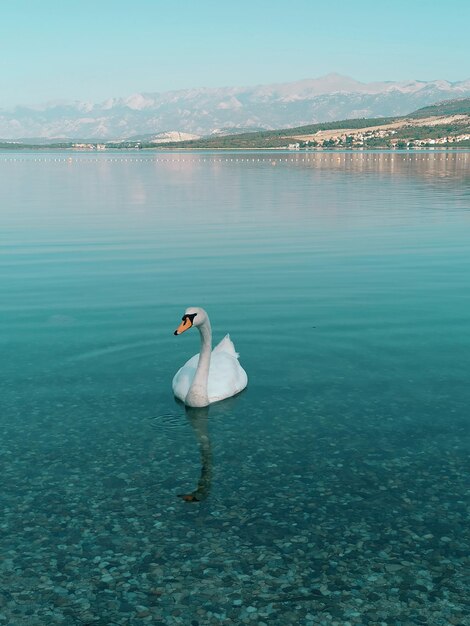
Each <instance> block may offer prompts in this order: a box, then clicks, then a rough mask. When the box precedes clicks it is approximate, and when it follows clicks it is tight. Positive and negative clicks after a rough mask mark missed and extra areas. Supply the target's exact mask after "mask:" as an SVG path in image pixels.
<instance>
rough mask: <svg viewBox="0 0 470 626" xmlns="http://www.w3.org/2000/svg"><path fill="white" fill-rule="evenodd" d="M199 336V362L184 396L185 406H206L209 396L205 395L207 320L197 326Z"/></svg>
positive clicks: (208, 355)
mask: <svg viewBox="0 0 470 626" xmlns="http://www.w3.org/2000/svg"><path fill="white" fill-rule="evenodd" d="M198 330H199V333H200V335H201V351H200V353H199V362H198V364H197V369H196V373H195V375H194V379H193V382H192V384H191V387H190V388H189V391H188V395H187V396H186V400H185V404H187V405H188V406H194V407H198V406H207V405H208V404H209V396H208V395H207V382H208V380H209V367H210V364H211V352H212V333H211V325H210V322H209V320H207V321H206V322H204V324H202V325H201V326H198Z"/></svg>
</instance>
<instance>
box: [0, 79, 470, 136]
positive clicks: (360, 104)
mask: <svg viewBox="0 0 470 626" xmlns="http://www.w3.org/2000/svg"><path fill="white" fill-rule="evenodd" d="M469 96H470V79H469V80H465V81H459V82H449V81H446V80H434V81H418V80H413V81H407V82H372V83H363V82H359V81H357V80H354V79H353V78H350V77H347V76H341V75H339V74H328V75H326V76H323V77H320V78H315V79H306V80H300V81H296V82H289V83H280V84H272V85H259V86H255V87H221V88H210V89H209V88H201V89H186V90H180V91H168V92H163V93H142V94H134V95H132V96H129V97H126V98H110V99H108V100H106V101H104V102H101V103H90V102H52V103H47V104H44V105H38V106H17V107H15V108H13V109H9V110H5V109H4V110H0V138H1V139H4V140H16V141H19V140H22V139H28V140H31V139H35V140H41V139H42V140H48V141H51V140H61V139H64V140H67V139H69V140H70V139H89V140H103V141H104V140H114V141H119V140H124V139H129V138H139V137H146V139H147V140H149V139H150V140H152V137H154V139H155V141H159V140H160V138H161V137H162V134H166V133H171V136H173V133H175V132H176V133H184V134H190V135H192V136H207V135H211V134H218V133H220V134H226V133H227V132H231V133H234V132H237V130H239V131H240V132H246V131H247V130H250V129H253V130H260V129H267V130H270V129H275V128H289V127H294V126H302V125H305V124H314V123H317V122H328V121H334V120H344V119H352V118H361V117H382V116H387V117H388V116H397V115H405V114H407V113H409V112H410V111H415V110H416V109H419V108H421V107H424V106H427V105H431V104H434V103H436V102H439V101H442V100H449V99H454V98H463V97H469Z"/></svg>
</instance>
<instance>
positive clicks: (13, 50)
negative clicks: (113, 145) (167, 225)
mask: <svg viewBox="0 0 470 626" xmlns="http://www.w3.org/2000/svg"><path fill="white" fill-rule="evenodd" d="M469 24H470V2H468V0H447V1H444V0H406V1H405V0H390V1H379V0H377V1H375V2H372V1H371V0H356V1H354V0H342V1H334V0H330V1H325V0H323V1H321V2H320V1H318V2H317V1H316V0H132V1H131V0H62V1H61V2H59V1H57V0H0V108H10V107H12V106H14V105H16V104H38V103H43V102H46V101H51V100H60V99H64V100H85V101H92V102H100V101H102V100H105V99H106V98H108V97H120V96H122V97H124V96H128V95H131V94H133V93H136V92H158V91H168V90H172V89H185V88H192V87H222V86H228V85H233V86H241V85H257V84H263V83H273V82H288V81H293V80H299V79H303V78H316V77H318V76H322V75H324V74H327V73H329V72H338V73H340V74H346V75H348V76H352V77H353V78H356V79H358V80H362V81H365V82H368V81H373V80H412V79H420V80H432V79H437V78H440V79H446V80H450V81H457V80H465V79H468V78H470V43H469V41H470V37H469V36H468V25H469Z"/></svg>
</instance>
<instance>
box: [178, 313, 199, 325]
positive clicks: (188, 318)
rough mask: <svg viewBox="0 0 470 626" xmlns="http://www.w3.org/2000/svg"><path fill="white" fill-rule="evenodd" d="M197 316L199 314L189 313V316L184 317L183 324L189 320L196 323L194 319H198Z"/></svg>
mask: <svg viewBox="0 0 470 626" xmlns="http://www.w3.org/2000/svg"><path fill="white" fill-rule="evenodd" d="M196 315H197V313H188V314H187V315H183V317H182V318H181V319H182V321H183V322H185V321H186V320H189V321H190V322H191V324H192V323H193V322H194V318H195V317H196Z"/></svg>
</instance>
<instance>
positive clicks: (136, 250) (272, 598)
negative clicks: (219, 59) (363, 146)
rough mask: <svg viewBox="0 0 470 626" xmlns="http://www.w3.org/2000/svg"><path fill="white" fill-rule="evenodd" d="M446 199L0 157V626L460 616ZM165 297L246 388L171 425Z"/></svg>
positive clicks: (178, 349) (453, 287) (435, 175)
mask: <svg viewBox="0 0 470 626" xmlns="http://www.w3.org/2000/svg"><path fill="white" fill-rule="evenodd" d="M469 183H470V153H468V152H458V153H457V152H455V153H454V152H452V153H451V152H448V153H446V152H422V153H397V152H395V153H353V154H349V153H326V152H325V153H315V154H313V153H312V154H291V153H289V154H287V153H286V154H283V153H259V154H258V153H237V154H235V153H234V154H230V153H217V154H209V153H204V154H197V153H181V154H178V153H143V154H142V153H137V152H136V153H127V154H126V153H122V152H118V153H112V154H111V153H105V154H100V155H97V154H92V153H73V154H72V153H49V154H48V153H27V152H25V153H12V152H8V153H0V198H1V208H0V240H1V257H0V289H1V294H2V297H1V300H0V319H1V330H0V333H1V335H0V341H1V353H2V368H1V376H0V387H1V388H0V392H1V396H0V397H1V405H2V411H1V415H0V433H1V440H0V451H1V457H0V465H1V468H2V477H3V481H2V484H3V489H2V491H1V492H0V502H1V504H2V511H3V515H2V518H1V519H0V624H7V625H12V624H14V625H15V626H16V625H17V624H31V625H33V626H36V625H38V626H39V625H44V624H54V625H55V624H66V625H69V624H70V625H72V624H95V623H96V624H102V625H108V624H123V625H124V624H126V625H127V624H130V625H134V624H145V623H148V624H168V625H171V624H185V625H190V624H191V625H192V626H197V625H198V624H199V625H200V626H205V625H207V624H244V623H247V624H260V625H262V624H268V623H269V624H274V625H278V624H279V625H288V624H305V625H306V626H310V625H313V624H338V625H341V626H343V625H345V624H377V625H379V624H386V625H387V624H403V625H404V624H420V623H423V624H435V625H441V624H442V625H447V624H457V625H458V624H462V625H464V624H468V623H469V622H468V621H466V620H467V619H468V605H467V604H466V598H468V597H469V589H468V580H467V579H466V578H465V575H464V572H465V567H466V566H467V567H468V554H469V536H468V532H469V528H468V515H469V500H468V458H469V457H468V452H469V421H470V419H469V409H468V407H469V405H470V385H469V384H468V376H469V372H470V289H469V276H470V237H469V234H470V184H469ZM187 306H203V307H204V308H206V309H207V311H208V312H209V314H210V316H211V322H212V329H213V334H214V340H215V341H218V339H220V338H222V337H223V335H224V334H225V333H227V332H230V335H231V337H232V339H233V340H234V342H235V345H236V348H237V350H238V351H239V352H240V360H241V362H242V365H243V366H244V367H245V369H246V370H247V373H248V376H249V386H248V388H247V390H246V391H245V392H243V393H242V394H241V395H240V396H238V397H236V398H233V399H231V400H229V401H226V402H222V403H219V404H216V405H213V406H212V407H210V409H209V410H208V411H199V412H192V413H189V412H188V413H187V412H185V409H184V407H182V406H181V405H179V404H177V403H176V402H175V400H174V398H173V396H172V393H171V380H172V377H173V375H174V373H175V372H176V370H177V369H178V368H179V367H180V366H181V365H182V364H183V363H184V362H185V361H186V360H187V359H188V358H189V357H190V356H191V355H192V354H194V353H196V352H197V351H198V347H199V345H198V336H197V333H196V332H195V331H193V332H189V333H186V334H185V335H184V336H182V337H178V338H176V337H174V336H173V330H174V329H175V328H176V326H177V324H178V323H179V321H180V319H181V315H182V313H183V312H184V309H185V308H186V307H187ZM184 493H196V494H197V496H198V497H199V498H200V499H201V501H200V502H198V503H186V502H184V501H183V500H181V499H180V498H178V494H184ZM466 581H467V584H466Z"/></svg>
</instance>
